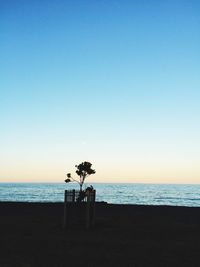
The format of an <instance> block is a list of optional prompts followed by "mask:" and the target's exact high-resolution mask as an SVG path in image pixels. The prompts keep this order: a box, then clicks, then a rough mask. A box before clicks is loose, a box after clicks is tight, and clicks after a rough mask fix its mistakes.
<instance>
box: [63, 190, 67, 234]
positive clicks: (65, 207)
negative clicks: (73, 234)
mask: <svg viewBox="0 0 200 267" xmlns="http://www.w3.org/2000/svg"><path fill="white" fill-rule="evenodd" d="M66 225H67V190H65V198H64V219H63V228H64V229H65V228H66Z"/></svg>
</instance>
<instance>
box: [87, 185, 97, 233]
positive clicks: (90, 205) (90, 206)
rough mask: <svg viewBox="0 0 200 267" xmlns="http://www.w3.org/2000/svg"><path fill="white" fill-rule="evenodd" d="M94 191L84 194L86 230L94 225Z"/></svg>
mask: <svg viewBox="0 0 200 267" xmlns="http://www.w3.org/2000/svg"><path fill="white" fill-rule="evenodd" d="M95 196H96V191H95V190H92V191H90V190H87V192H86V229H89V228H90V226H94V224H95Z"/></svg>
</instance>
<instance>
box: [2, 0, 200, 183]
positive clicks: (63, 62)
mask: <svg viewBox="0 0 200 267" xmlns="http://www.w3.org/2000/svg"><path fill="white" fill-rule="evenodd" d="M0 100H1V102H0V123H1V131H0V181H1V182H34V181H36V182H52V181H53V182H62V181H63V180H64V179H65V174H66V173H67V172H72V173H73V172H74V171H75V167H74V165H76V164H78V163H81V162H82V161H90V162H91V163H93V167H94V168H95V169H96V171H97V173H96V174H95V175H94V176H93V177H92V176H91V177H90V178H89V179H88V181H89V182H90V181H91V182H92V181H98V182H106V181H107V182H133V183H134V182H141V183H145V182H150V183H151V182H152V183H153V182H159V183H200V1H198V0H196V1H195V0H165V1H164V0H163V1H161V0H130V1H126V0H123V1H122V0H121V1H117V0H116V1H115V0H109V1H107V0H90V1H89V0H88V1H87V0H84V1H83V0H77V1H74V0H71V1H67V0H65V1H64V0H57V1H55V0H43V1H40V0H33V1H27V0H17V1H16V0H0Z"/></svg>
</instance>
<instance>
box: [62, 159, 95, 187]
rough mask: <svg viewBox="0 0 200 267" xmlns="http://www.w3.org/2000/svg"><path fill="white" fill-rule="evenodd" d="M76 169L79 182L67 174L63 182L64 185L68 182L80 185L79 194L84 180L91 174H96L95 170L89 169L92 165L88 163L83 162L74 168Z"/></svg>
mask: <svg viewBox="0 0 200 267" xmlns="http://www.w3.org/2000/svg"><path fill="white" fill-rule="evenodd" d="M75 167H76V168H77V170H76V174H77V175H78V176H79V180H77V179H74V178H73V177H72V176H71V173H68V174H67V179H66V180H65V182H66V183H70V182H77V183H78V184H79V185H80V192H81V191H82V188H83V184H84V182H85V178H86V177H87V176H89V175H91V174H94V173H96V171H95V170H93V169H91V167H92V164H91V163H90V162H87V161H84V162H82V163H81V164H79V165H76V166H75Z"/></svg>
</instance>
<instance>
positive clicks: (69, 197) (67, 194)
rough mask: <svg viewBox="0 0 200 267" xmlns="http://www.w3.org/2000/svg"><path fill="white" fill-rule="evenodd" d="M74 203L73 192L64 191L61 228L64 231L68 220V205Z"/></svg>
mask: <svg viewBox="0 0 200 267" xmlns="http://www.w3.org/2000/svg"><path fill="white" fill-rule="evenodd" d="M69 202H71V203H74V202H75V190H74V189H73V190H65V198H64V219H63V228H64V229H65V228H66V227H67V226H68V224H69V220H70V204H69Z"/></svg>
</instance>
